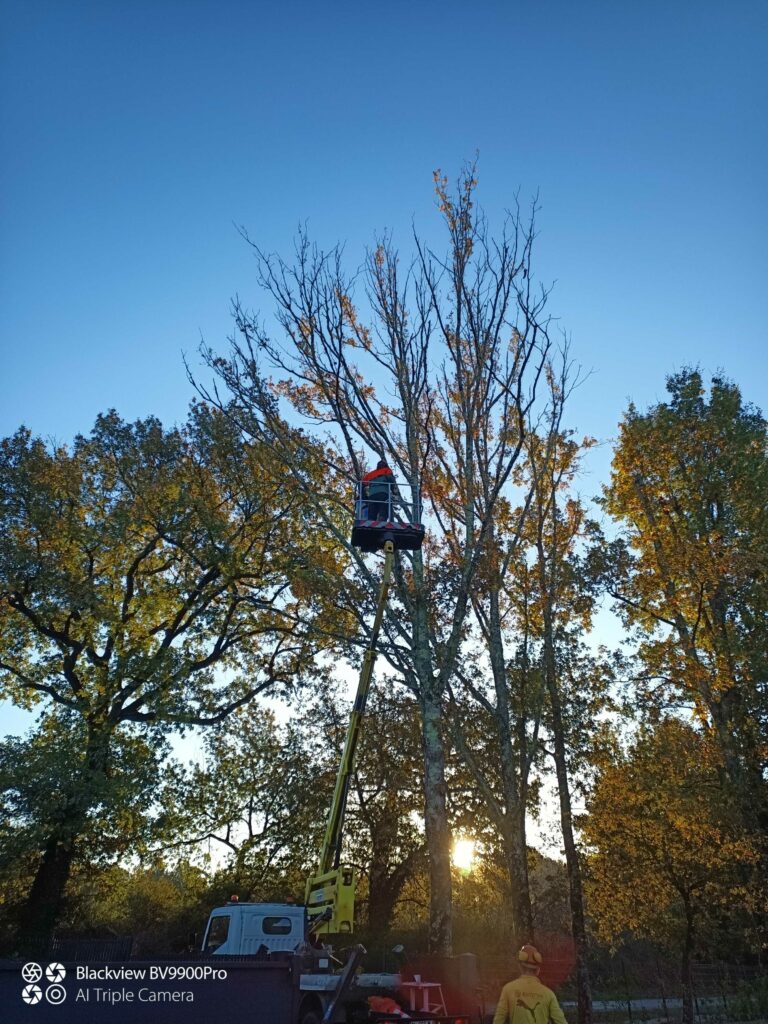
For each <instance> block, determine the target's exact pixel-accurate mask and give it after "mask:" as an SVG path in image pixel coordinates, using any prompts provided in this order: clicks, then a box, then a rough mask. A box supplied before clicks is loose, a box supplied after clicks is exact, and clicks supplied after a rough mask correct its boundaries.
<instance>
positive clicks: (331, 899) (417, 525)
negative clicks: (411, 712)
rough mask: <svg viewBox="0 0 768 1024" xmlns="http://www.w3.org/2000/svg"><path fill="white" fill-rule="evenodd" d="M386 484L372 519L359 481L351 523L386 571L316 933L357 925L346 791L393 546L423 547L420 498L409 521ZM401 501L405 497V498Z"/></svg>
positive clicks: (314, 881)
mask: <svg viewBox="0 0 768 1024" xmlns="http://www.w3.org/2000/svg"><path fill="white" fill-rule="evenodd" d="M391 479H392V483H391V484H388V485H387V498H386V502H383V501H381V500H380V501H379V503H378V504H379V506H380V507H383V509H384V512H383V514H382V515H381V516H380V517H379V518H376V519H370V518H369V515H370V514H371V513H370V512H369V503H368V498H367V495H366V494H365V485H364V483H363V482H361V483H360V484H358V490H357V502H356V509H355V521H354V525H353V528H352V543H353V544H354V545H355V546H356V547H359V548H361V550H363V551H376V550H381V549H382V548H383V549H384V573H383V575H382V578H381V585H380V586H379V598H378V603H377V605H376V615H375V617H374V620H373V627H372V629H371V637H370V643H369V644H368V648H367V650H366V652H365V656H364V657H363V664H362V667H361V669H360V678H359V680H358V684H357V694H356V696H355V703H354V705H353V707H352V713H351V715H350V719H349V725H348V727H347V736H346V739H345V741H344V752H343V754H342V757H341V763H340V764H339V770H338V774H337V776H336V787H335V789H334V792H333V801H332V803H331V810H330V814H329V815H328V824H327V825H326V829H325V837H324V838H323V845H322V847H321V849H320V859H319V863H318V868H317V873H316V874H314V875H311V876H310V878H308V879H307V886H306V891H305V897H304V902H305V905H306V908H307V917H308V918H309V931H310V932H311V933H312V934H314V935H318V934H325V933H328V934H338V933H347V934H348V933H350V932H351V931H352V930H353V928H354V914H355V886H356V882H357V879H356V875H355V869H354V868H353V867H352V866H351V865H348V864H341V847H342V839H343V832H342V829H343V825H344V814H345V812H346V809H347V797H348V795H349V786H350V783H351V780H352V773H353V771H354V766H355V754H356V751H357V741H358V738H359V735H360V725H361V723H362V719H363V715H364V714H365V705H366V702H367V700H368V691H369V690H370V688H371V679H372V678H373V667H374V664H375V663H376V643H377V641H378V638H379V632H380V631H381V623H382V621H383V618H384V609H385V607H386V603H387V594H388V593H389V584H390V580H391V578H392V567H393V565H394V561H395V550H396V549H405V550H411V551H412V550H414V549H417V548H420V547H421V543H422V540H423V539H424V527H423V525H422V524H421V522H420V518H421V509H420V507H419V502H418V501H417V502H416V504H415V507H414V508H413V509H412V515H411V517H410V520H409V521H405V520H403V519H402V518H400V517H399V516H398V515H396V514H395V511H394V505H395V496H396V495H397V486H396V484H395V483H394V478H391ZM401 504H402V503H401Z"/></svg>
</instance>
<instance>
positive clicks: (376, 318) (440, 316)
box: [208, 167, 550, 951]
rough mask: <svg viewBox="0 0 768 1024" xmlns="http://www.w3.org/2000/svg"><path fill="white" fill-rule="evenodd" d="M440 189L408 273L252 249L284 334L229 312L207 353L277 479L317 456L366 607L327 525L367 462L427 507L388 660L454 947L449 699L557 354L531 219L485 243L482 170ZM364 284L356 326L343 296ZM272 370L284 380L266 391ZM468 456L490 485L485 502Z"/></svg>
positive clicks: (361, 570)
mask: <svg viewBox="0 0 768 1024" xmlns="http://www.w3.org/2000/svg"><path fill="white" fill-rule="evenodd" d="M435 180H436V192H437V197H438V204H439V207H440V211H441V213H442V216H443V221H444V224H445V227H446V229H447V233H448V246H447V252H446V254H445V255H444V256H438V255H436V254H435V253H434V252H433V251H432V250H431V249H430V248H429V247H428V246H427V245H426V243H425V242H424V241H423V240H422V239H420V238H419V237H418V236H417V237H416V238H415V247H416V252H415V256H414V259H413V260H412V261H411V262H410V263H409V264H407V265H406V266H405V267H403V265H402V264H401V261H400V259H399V256H398V253H397V252H396V250H395V249H394V248H393V246H392V243H391V241H390V240H389V239H383V240H382V241H381V243H380V244H379V245H377V246H376V248H375V249H374V251H373V252H371V253H370V254H369V255H368V257H367V258H366V261H365V263H364V266H363V268H362V270H361V271H360V274H359V275H356V277H355V278H351V277H349V276H348V275H346V274H345V272H344V270H343V265H342V251H341V249H340V248H339V247H336V248H334V249H332V250H331V251H330V252H329V253H324V252H321V251H319V250H318V249H316V248H314V247H313V246H312V245H310V243H309V241H308V239H307V238H306V236H305V235H300V237H299V241H298V245H297V248H296V252H295V258H294V260H293V261H292V262H291V263H288V262H286V261H284V260H282V259H280V258H278V257H274V256H270V255H268V254H266V253H264V252H263V251H262V250H261V249H259V248H258V246H256V245H253V252H254V255H255V257H256V261H257V267H258V274H259V283H260V285H261V287H262V288H263V289H264V290H265V291H266V292H267V293H268V295H269V296H271V298H272V299H273V300H274V301H275V305H276V319H277V324H278V326H279V328H280V329H281V333H282V337H281V339H280V340H279V341H278V340H276V339H275V337H273V335H272V333H271V332H270V331H269V330H268V329H267V328H266V327H265V325H264V324H263V323H262V321H261V320H260V319H259V318H257V316H255V315H254V314H252V313H250V312H249V311H247V310H246V309H245V308H244V307H243V306H242V305H241V304H240V303H239V301H238V302H237V303H236V304H235V321H236V326H237V332H238V333H237V337H236V339H235V340H234V342H233V346H232V350H231V352H230V353H229V355H228V356H227V357H225V358H222V357H218V356H216V355H215V354H214V353H213V352H210V351H209V352H208V358H209V362H210V365H211V366H212V367H213V369H214V370H215V371H216V373H217V375H218V380H219V381H220V382H221V383H222V384H223V385H224V387H223V389H222V393H221V395H219V400H220V402H221V404H222V405H226V407H227V408H228V410H229V412H230V415H232V416H233V417H235V418H236V419H237V421H238V422H239V424H240V426H241V427H242V428H243V429H244V430H246V431H247V432H248V433H249V434H250V435H252V436H255V437H259V438H266V437H273V438H278V439H279V450H278V452H277V455H278V457H282V458H283V460H284V465H285V469H286V472H287V473H290V474H291V475H292V476H293V477H294V479H296V480H298V481H300V482H301V481H303V480H304V475H305V473H306V463H307V460H310V459H316V458H320V459H321V460H322V462H323V465H324V468H325V478H326V479H325V486H324V487H321V488H319V489H317V488H310V487H309V486H308V485H307V490H308V492H309V493H311V494H312V495H313V496H314V499H315V502H316V509H317V514H318V515H319V516H320V517H322V516H323V514H325V515H326V516H327V521H326V525H327V529H328V531H329V532H330V533H332V534H333V536H335V537H336V539H337V541H338V542H339V544H340V545H342V546H344V547H345V548H346V550H347V553H348V556H349V559H350V567H351V569H352V571H353V578H354V579H355V580H356V583H357V588H358V589H357V595H358V598H357V607H358V609H359V610H361V611H364V606H362V605H361V601H360V594H361V592H362V589H368V590H370V589H371V588H372V587H373V586H374V585H375V581H376V574H375V569H374V568H373V567H372V566H371V565H370V564H369V563H367V562H366V561H365V559H364V557H363V556H362V555H361V553H360V552H359V551H357V550H356V549H354V548H352V547H351V545H350V543H349V539H348V537H347V535H346V533H345V532H344V531H343V530H342V529H341V528H340V526H339V522H338V517H337V515H336V513H337V512H338V510H339V508H340V507H342V506H343V504H344V503H345V502H348V500H349V495H350V493H351V488H352V485H353V483H354V481H355V480H359V479H360V478H361V476H362V475H363V471H364V468H365V466H366V461H367V460H368V459H370V458H371V456H372V455H378V456H384V457H386V458H387V459H388V461H389V463H390V465H391V466H392V467H393V469H394V470H395V472H396V475H397V476H398V478H399V480H400V481H401V490H402V493H403V494H404V496H405V497H406V499H407V501H408V502H409V503H411V505H412V506H415V505H416V504H417V503H418V501H419V499H420V496H421V495H423V496H424V497H425V498H426V499H427V501H428V507H429V513H430V514H429V517H428V518H429V525H430V534H429V537H428V540H427V541H426V543H425V546H424V549H423V550H422V551H417V552H413V553H412V554H404V555H403V556H401V558H400V560H399V561H398V565H397V571H396V587H395V598H394V600H393V602H392V604H391V607H390V612H389V614H388V616H387V620H386V624H385V634H386V641H385V644H384V653H385V656H386V657H387V659H388V661H389V663H390V665H391V667H392V668H394V670H395V671H396V672H398V673H399V674H400V675H401V676H402V678H403V680H404V681H405V683H406V685H407V686H408V687H409V688H410V689H411V691H412V692H413V693H414V695H415V696H416V698H417V700H418V702H419V707H420V710H421V719H422V745H423V754H424V813H425V826H426V837H427V848H428V859H429V872H430V886H431V895H430V945H431V948H432V949H433V950H435V951H448V950H450V947H451V873H450V832H449V828H448V819H447V815H446V780H445V745H446V734H445V721H444V698H445V693H446V687H447V685H448V682H449V680H450V679H451V678H452V677H453V676H454V675H455V673H456V670H457V666H458V664H459V660H460V654H461V650H462V644H463V642H464V639H465V630H466V623H467V615H468V612H469V610H470V607H471V594H472V588H473V585H474V581H475V577H476V575H477V573H478V569H479V566H480V565H481V562H482V559H483V555H484V551H485V549H486V547H487V544H488V542H489V538H490V536H491V531H492V524H493V520H494V516H495V514H496V512H497V509H498V508H499V505H500V502H501V500H502V494H503V491H504V488H505V486H506V485H507V483H508V482H509V480H510V477H511V474H512V472H513V469H514V466H515V464H516V462H517V460H518V458H519V456H520V451H521V448H522V443H523V436H524V429H525V423H526V419H527V417H528V416H529V415H530V413H531V410H532V408H533V407H534V404H535V401H536V394H537V387H538V384H539V379H540V376H541V373H542V372H543V368H544V366H545V364H546V361H547V356H548V353H549V349H550V341H549V336H548V321H547V318H546V316H545V306H546V299H547V293H546V290H544V289H540V288H539V289H537V288H536V287H535V285H534V284H533V281H532V276H531V251H532V245H533V239H534V234H535V232H534V223H533V220H534V218H533V212H534V211H532V215H531V218H530V220H527V221H526V220H524V219H523V217H522V215H521V213H520V211H519V209H518V210H517V211H516V212H514V213H512V214H511V215H508V217H507V219H506V221H505V224H504V227H503V229H502V232H501V234H500V235H499V236H498V237H497V238H493V237H491V235H490V233H489V231H488V228H487V224H486V221H485V219H484V217H483V216H482V215H481V214H479V213H478V212H477V211H476V209H475V207H474V203H473V197H474V190H475V187H476V179H475V172H474V168H473V167H470V168H467V169H466V170H465V171H464V172H463V174H462V175H461V177H460V179H459V182H458V186H457V189H456V191H455V193H454V194H451V193H449V190H448V185H447V182H446V179H444V178H443V177H441V176H440V175H439V174H436V176H435ZM251 244H252V243H251ZM360 279H362V282H363V285H364V299H363V304H364V306H365V313H363V312H362V311H361V310H362V307H361V306H359V305H356V304H355V302H354V299H353V294H354V285H355V284H356V283H357V281H358V280H360ZM265 365H266V366H268V367H269V371H270V372H273V373H275V372H276V373H277V375H278V376H279V378H280V379H279V380H276V381H271V380H267V379H265V373H266V372H268V371H267V370H266V369H265ZM214 397H215V395H214ZM282 401H286V402H287V409H286V408H283V407H281V404H280V403H281V402H282ZM297 417H298V422H297ZM485 446H490V450H487V451H483V448H484V447H485ZM478 459H482V460H484V469H483V472H486V473H487V477H488V479H487V486H486V488H485V490H484V491H481V490H479V489H478V486H477V484H478V473H479V469H478ZM323 510H326V511H325V513H324V512H323ZM350 593H351V591H350V590H349V589H348V590H347V591H346V594H347V597H349V594H350ZM360 622H361V625H364V616H363V615H362V614H361V615H360Z"/></svg>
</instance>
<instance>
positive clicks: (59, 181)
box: [0, 0, 768, 493]
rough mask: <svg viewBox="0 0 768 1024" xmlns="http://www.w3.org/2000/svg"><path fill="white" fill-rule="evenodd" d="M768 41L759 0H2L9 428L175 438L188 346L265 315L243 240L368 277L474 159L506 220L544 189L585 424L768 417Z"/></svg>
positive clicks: (597, 431) (603, 434)
mask: <svg viewBox="0 0 768 1024" xmlns="http://www.w3.org/2000/svg"><path fill="white" fill-rule="evenodd" d="M767 39H768V4H766V3H765V2H762V0H760V2H753V3H750V2H741V0H732V2H729V3H723V2H718V3H711V2H708V0H697V2H695V3H694V2H691V0H685V2H682V0H664V2H661V0H643V2H640V0H635V2H629V0H625V2H623V3H616V2H610V0H605V2H598V0H580V2H572V0H571V2H565V0H558V2H555V0H550V2H548V0H541V2H533V0H528V2H525V3H523V2H520V0H512V2H506V3H500V2H496V3H492V2H482V0H478V2H475V3H471V4H470V3H456V2H453V0H443V2H441V3H437V2H432V0H419V2H413V0H411V2H409V3H406V2H399V0H390V2H389V3H388V4H381V3H377V4H373V3H369V2H364V0H357V2H356V3H350V2H325V3H317V2H314V3H310V2H294V3H282V4H279V5H278V4H277V3H269V4H267V3H264V2H259V0H251V2H237V0H216V2H213V0H151V2H146V0H131V2H115V0H111V2H110V0H99V2H90V0H67V2H66V3H62V2H61V0H24V2H19V0H3V2H2V4H0V40H1V41H0V97H1V99H0V147H1V152H0V173H1V174H2V228H1V229H0V241H1V243H2V248H1V250H0V355H1V363H0V366H1V367H2V372H1V373H0V431H2V433H3V434H8V433H10V432H12V431H14V430H15V429H16V428H17V427H18V426H19V425H20V424H21V423H22V422H23V423H25V424H26V425H28V426H29V427H30V428H31V429H32V430H33V431H34V432H36V433H40V434H43V435H45V436H51V437H55V438H57V439H58V440H62V441H66V440H68V439H70V438H71V436H72V435H73V434H74V433H75V432H77V431H87V430H88V429H89V427H90V426H91V424H92V422H93V419H94V417H95V416H96V414H97V413H98V412H99V411H101V410H104V409H106V408H109V407H111V406H114V407H116V408H117V409H118V410H119V411H120V412H121V413H122V414H123V415H124V416H126V417H130V418H133V417H137V416H144V415H147V414H149V413H155V414H157V415H159V416H160V417H161V418H162V419H163V420H165V421H167V422H170V421H173V420H175V419H179V418H181V417H183V415H184V411H185V408H186V405H187V403H188V401H189V399H190V397H191V392H190V387H189V385H188V383H187V381H186V378H185V375H184V370H183V366H182V361H181V352H182V350H185V351H186V352H188V353H192V354H193V355H194V353H195V350H196V348H197V345H198V343H199V340H200V337H201V335H204V336H205V338H206V340H207V341H208V342H210V343H211V344H213V345H214V346H217V345H218V346H220V347H222V348H223V347H225V344H226V336H227V334H228V333H229V331H230V321H229V313H228V310H229V302H230V298H231V297H232V296H233V295H234V294H235V293H236V292H237V293H239V294H240V295H241V297H242V298H243V299H244V300H245V301H246V302H247V303H249V304H250V305H252V306H258V305H259V302H260V299H259V296H258V293H257V292H256V290H255V284H254V280H253V264H252V261H251V259H250V257H249V255H248V252H247V250H246V247H245V245H244V243H243V242H242V240H241V239H240V238H239V236H238V234H237V232H236V230H235V228H234V223H238V224H243V225H245V226H246V227H247V228H248V230H249V232H250V233H251V235H252V236H253V237H254V238H256V239H258V240H259V242H260V243H261V244H262V245H263V246H264V247H265V248H267V249H277V250H281V251H284V252H285V251H286V250H288V249H289V247H290V244H291V239H292V236H293V234H294V232H295V229H296V226H297V224H298V223H299V222H300V221H304V220H306V221H307V222H308V226H309V231H310V233H311V234H312V235H313V236H314V237H315V238H316V239H317V240H318V241H319V242H320V243H321V244H323V245H330V244H332V243H333V242H335V241H336V240H342V241H344V242H346V251H347V253H348V254H349V258H350V265H351V266H355V265H357V263H358V262H359V259H360V255H361V254H362V251H363V249H364V247H365V246H366V245H369V244H371V242H372V241H373V238H374V234H375V232H377V231H382V230H384V229H389V230H391V231H392V232H393V233H394V236H395V240H396V241H398V242H399V243H400V245H401V248H402V249H403V250H407V249H408V248H409V244H410V240H409V235H410V227H411V222H412V221H415V224H416V226H417V227H418V228H419V230H421V231H422V232H423V233H424V234H426V235H427V236H428V237H430V238H431V237H434V235H435V232H436V229H437V227H438V222H437V214H436V211H435V208H434V204H433V197H432V180H431V175H432V171H433V169H434V168H436V167H441V168H442V169H443V170H444V171H445V172H447V173H449V174H450V175H451V176H455V174H456V173H457V172H458V170H459V169H460V167H461V165H462V162H463V161H464V160H466V159H467V158H471V157H472V156H473V155H474V154H475V152H476V151H479V178H480V189H479V200H480V202H481V203H482V204H483V205H484V206H485V208H486V210H487V212H488V214H489V216H490V218H491V222H492V223H493V222H494V220H497V219H498V218H499V216H500V215H501V213H502V211H503V210H504V208H505V207H506V206H508V205H509V204H511V202H512V201H513V198H514V195H515V193H516V192H517V190H518V189H519V190H520V193H521V196H522V198H523V199H525V198H527V197H529V196H530V195H532V194H533V193H534V192H536V191H538V192H539V194H540V201H541V205H542V211H541V215H540V218H539V229H540V239H539V245H538V255H537V258H536V263H537V267H538V270H539V273H540V276H541V277H542V278H543V279H544V280H545V281H547V282H550V281H553V280H556V281H557V284H556V287H555V291H554V293H553V296H552V301H551V309H552V311H553V312H554V313H555V314H557V315H558V316H559V317H560V318H561V323H562V326H563V327H564V328H566V329H567V330H568V331H569V333H570V334H571V336H572V341H573V353H574V356H575V357H576V359H578V361H579V362H580V363H582V364H583V365H584V366H585V367H587V368H590V369H592V370H593V371H594V372H593V373H592V375H591V377H590V378H589V380H588V381H587V382H586V383H585V384H584V385H583V387H582V388H581V389H580V391H579V392H578V394H577V395H576V396H575V398H574V401H573V405H572V414H571V422H572V424H573V425H574V426H575V427H577V428H578V429H579V430H580V431H584V432H588V433H591V434H593V435H595V436H597V437H599V438H601V439H608V438H610V437H611V436H613V434H614V433H615V429H616V423H617V421H618V419H619V418H620V415H621V412H622V410H623V409H624V408H625V406H626V402H627V400H628V398H630V397H631V398H633V399H634V400H635V401H636V402H638V403H639V404H640V405H641V406H642V405H645V404H648V403H649V402H652V401H654V400H656V399H659V398H661V397H663V393H664V376H665V374H666V373H668V372H670V371H672V370H674V369H675V368H679V367H680V366H682V365H685V364H688V363H700V364H701V365H702V366H703V368H704V369H705V370H714V369H716V368H718V367H722V368H723V369H724V370H725V371H726V372H727V373H728V374H729V375H730V376H732V377H733V378H735V379H736V380H737V381H738V382H739V383H740V384H741V385H742V387H743V390H744V392H745V395H746V397H748V398H749V399H751V400H753V401H755V402H756V403H757V404H759V405H761V406H762V407H763V408H765V407H766V406H768V401H767V400H766V362H767V360H766V355H765V350H766V346H765V337H764V335H765V324H766V322H768V289H766V279H767V277H768V275H767V274H766V271H767V270H768V266H767V264H768V256H767V255H766V237H768V199H767V198H766V187H765V186H766V182H768V160H767V159H766V156H767V149H768V145H767V142H766V123H768V119H767V117H766V115H767V113H768V103H767V102H766V100H767V99H768V96H767V93H768V73H766V66H767V64H768V62H766V40H767ZM604 452H605V455H604V456H602V457H598V459H597V460H596V461H595V462H593V464H592V465H593V470H592V479H590V480H588V481H587V482H586V483H585V485H584V487H585V490H586V491H587V492H588V493H595V492H596V491H597V489H598V484H599V478H600V476H601V475H602V473H603V472H604V469H605V466H606V465H607V448H606V449H604Z"/></svg>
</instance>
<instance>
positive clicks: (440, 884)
mask: <svg viewBox="0 0 768 1024" xmlns="http://www.w3.org/2000/svg"><path fill="white" fill-rule="evenodd" d="M433 685H434V684H433ZM421 714H422V741H423V747H424V823H425V831H426V837H427V856H428V860H429V880H430V892H429V952H430V953H438V954H441V955H443V956H449V955H450V954H451V952H452V942H453V936H452V922H451V913H452V902H451V833H450V829H449V827H448V812H447V808H446V785H445V753H444V749H443V737H442V729H441V715H442V708H441V701H440V699H439V697H438V696H436V695H435V694H434V692H433V688H432V687H429V686H424V689H423V692H422V696H421Z"/></svg>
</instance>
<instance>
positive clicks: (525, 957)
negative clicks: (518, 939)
mask: <svg viewBox="0 0 768 1024" xmlns="http://www.w3.org/2000/svg"><path fill="white" fill-rule="evenodd" d="M517 959H518V960H519V961H520V963H521V964H534V965H535V966H537V967H538V966H540V965H541V963H542V962H543V957H542V955H541V953H540V952H539V951H538V949H536V947H535V946H531V945H528V944H527V943H526V945H525V946H523V947H522V949H521V950H520V952H519V953H518V954H517Z"/></svg>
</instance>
